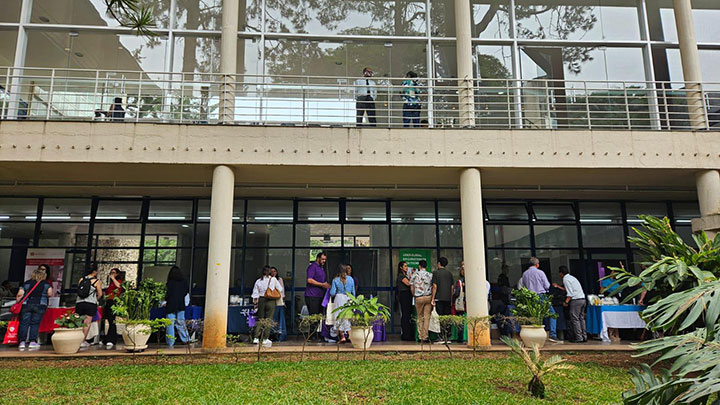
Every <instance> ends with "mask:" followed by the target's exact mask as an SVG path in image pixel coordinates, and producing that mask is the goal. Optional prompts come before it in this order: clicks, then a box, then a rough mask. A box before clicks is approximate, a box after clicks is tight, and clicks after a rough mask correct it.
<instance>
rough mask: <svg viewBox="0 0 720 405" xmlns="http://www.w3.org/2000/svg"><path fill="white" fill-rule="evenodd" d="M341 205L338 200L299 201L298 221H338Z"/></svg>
mask: <svg viewBox="0 0 720 405" xmlns="http://www.w3.org/2000/svg"><path fill="white" fill-rule="evenodd" d="M339 212H340V205H339V203H338V202H337V201H300V202H298V221H338V220H340V214H339Z"/></svg>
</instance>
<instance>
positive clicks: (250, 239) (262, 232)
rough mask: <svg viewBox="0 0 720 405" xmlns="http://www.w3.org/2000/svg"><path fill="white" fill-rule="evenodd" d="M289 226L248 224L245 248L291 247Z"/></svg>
mask: <svg viewBox="0 0 720 405" xmlns="http://www.w3.org/2000/svg"><path fill="white" fill-rule="evenodd" d="M292 229H293V228H292V225H290V224H287V225H286V224H248V225H247V241H246V242H245V243H246V244H247V246H253V247H254V246H292Z"/></svg>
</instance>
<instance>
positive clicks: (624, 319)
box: [585, 305, 647, 342]
mask: <svg viewBox="0 0 720 405" xmlns="http://www.w3.org/2000/svg"><path fill="white" fill-rule="evenodd" d="M645 308H647V307H646V306H644V305H588V306H587V318H586V320H585V322H586V326H587V333H592V334H595V335H600V338H601V339H602V340H603V342H609V341H610V337H609V336H608V328H617V329H635V328H645V321H643V320H642V319H641V318H640V313H641V312H642V311H644V310H645Z"/></svg>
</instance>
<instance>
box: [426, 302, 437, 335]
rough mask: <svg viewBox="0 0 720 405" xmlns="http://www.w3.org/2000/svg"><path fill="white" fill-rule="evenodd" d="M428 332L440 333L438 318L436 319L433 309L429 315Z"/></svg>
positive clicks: (435, 312)
mask: <svg viewBox="0 0 720 405" xmlns="http://www.w3.org/2000/svg"><path fill="white" fill-rule="evenodd" d="M428 330H429V331H430V332H435V333H440V318H439V317H438V313H437V311H436V310H435V308H433V310H432V313H431V314H430V325H429V326H428Z"/></svg>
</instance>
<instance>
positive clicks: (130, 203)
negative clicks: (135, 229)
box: [95, 200, 142, 221]
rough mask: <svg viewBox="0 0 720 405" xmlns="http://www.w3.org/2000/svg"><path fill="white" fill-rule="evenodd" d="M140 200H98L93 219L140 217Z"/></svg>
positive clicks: (118, 219) (119, 219) (120, 219)
mask: <svg viewBox="0 0 720 405" xmlns="http://www.w3.org/2000/svg"><path fill="white" fill-rule="evenodd" d="M141 208H142V201H139V200H124V201H123V200H100V201H99V203H98V210H97V215H96V216H95V219H99V220H116V221H122V220H126V219H130V220H132V219H140V210H141Z"/></svg>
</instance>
